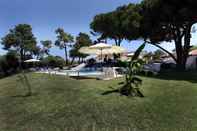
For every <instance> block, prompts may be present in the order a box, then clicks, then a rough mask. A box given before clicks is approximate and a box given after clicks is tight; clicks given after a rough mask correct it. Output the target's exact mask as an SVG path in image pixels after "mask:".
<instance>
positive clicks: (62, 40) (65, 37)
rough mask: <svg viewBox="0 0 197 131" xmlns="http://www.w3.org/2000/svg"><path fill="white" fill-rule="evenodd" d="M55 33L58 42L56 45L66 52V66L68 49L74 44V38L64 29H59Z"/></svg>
mask: <svg viewBox="0 0 197 131" xmlns="http://www.w3.org/2000/svg"><path fill="white" fill-rule="evenodd" d="M55 33H56V34H57V40H56V41H55V45H56V46H58V47H59V48H60V49H64V50H65V59H66V64H68V54H67V47H68V44H71V43H73V42H74V37H73V36H72V35H71V34H69V33H66V32H64V29H62V28H58V29H57V30H56V31H55Z"/></svg>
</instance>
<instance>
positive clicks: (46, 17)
mask: <svg viewBox="0 0 197 131" xmlns="http://www.w3.org/2000/svg"><path fill="white" fill-rule="evenodd" d="M131 2H132V3H137V2H140V1H139V0H0V38H2V37H3V36H5V35H6V34H7V33H8V31H9V29H11V28H14V26H15V25H17V24H24V23H25V24H30V25H31V26H32V28H33V33H34V35H35V36H36V38H37V41H38V42H39V41H41V40H52V41H54V40H55V39H56V35H55V29H57V28H58V27H61V28H64V30H65V32H68V33H71V34H72V35H74V36H76V35H77V34H79V32H85V33H89V32H90V28H89V24H90V22H91V21H92V19H93V17H94V16H95V15H96V14H100V13H105V12H109V11H112V10H114V9H116V8H117V7H118V6H121V5H124V4H128V3H131ZM193 36H194V37H193V39H192V41H194V42H195V41H197V39H195V38H197V34H193ZM109 42H110V44H113V41H109ZM140 43H142V41H132V42H127V41H124V42H123V43H122V45H123V47H125V48H127V49H128V51H134V50H135V49H136V48H137V47H138V46H140ZM163 46H164V47H165V48H167V49H168V50H172V49H174V46H173V43H168V44H163ZM155 49H156V48H155V47H152V46H147V47H146V50H148V51H153V50H155ZM4 53H5V51H4V50H3V49H2V46H1V45H0V55H2V54H4ZM51 54H53V55H59V56H64V51H63V50H59V49H58V48H57V47H53V48H52V49H51Z"/></svg>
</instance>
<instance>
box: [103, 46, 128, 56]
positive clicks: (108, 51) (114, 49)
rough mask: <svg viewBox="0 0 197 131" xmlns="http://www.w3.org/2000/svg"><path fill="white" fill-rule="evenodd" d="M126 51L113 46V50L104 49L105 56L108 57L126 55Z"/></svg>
mask: <svg viewBox="0 0 197 131" xmlns="http://www.w3.org/2000/svg"><path fill="white" fill-rule="evenodd" d="M125 52H126V49H125V48H123V47H120V46H111V48H108V49H104V50H103V52H102V53H103V54H105V55H108V54H121V53H125Z"/></svg>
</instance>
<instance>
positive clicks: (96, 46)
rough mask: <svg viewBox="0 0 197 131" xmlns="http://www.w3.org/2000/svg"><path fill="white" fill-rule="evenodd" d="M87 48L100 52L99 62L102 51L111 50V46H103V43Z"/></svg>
mask: <svg viewBox="0 0 197 131" xmlns="http://www.w3.org/2000/svg"><path fill="white" fill-rule="evenodd" d="M89 48H90V49H95V50H100V55H101V60H102V56H103V50H105V49H110V48H112V46H110V45H108V44H105V43H98V44H96V45H93V46H90V47H89Z"/></svg>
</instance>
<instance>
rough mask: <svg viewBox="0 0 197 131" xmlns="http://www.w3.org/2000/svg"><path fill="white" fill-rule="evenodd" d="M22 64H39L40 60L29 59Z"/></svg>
mask: <svg viewBox="0 0 197 131" xmlns="http://www.w3.org/2000/svg"><path fill="white" fill-rule="evenodd" d="M24 62H25V63H34V62H40V60H37V59H29V60H26V61H24Z"/></svg>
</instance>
